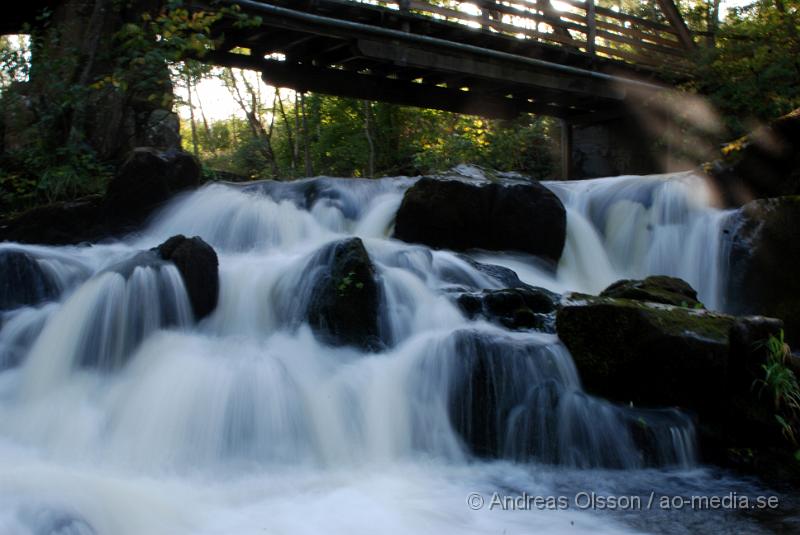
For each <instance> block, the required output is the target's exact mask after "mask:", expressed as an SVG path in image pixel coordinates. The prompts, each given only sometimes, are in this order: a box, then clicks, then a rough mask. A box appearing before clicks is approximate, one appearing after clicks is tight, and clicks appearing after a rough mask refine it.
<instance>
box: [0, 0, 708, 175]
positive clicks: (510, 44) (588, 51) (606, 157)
mask: <svg viewBox="0 0 800 535" xmlns="http://www.w3.org/2000/svg"><path fill="white" fill-rule="evenodd" d="M99 1H100V0H30V1H29V2H26V3H24V5H21V6H19V9H17V10H15V11H13V13H12V14H11V15H9V16H8V17H6V18H4V19H2V20H0V33H16V32H19V31H20V29H21V28H22V27H23V25H24V24H32V23H34V22H35V21H37V20H38V19H37V18H36V15H37V13H39V12H41V10H42V9H43V8H50V9H58V8H59V7H63V6H64V5H67V4H69V5H70V6H72V7H71V8H70V9H72V8H74V9H84V10H86V9H87V7H86V6H89V5H93V6H95V8H96V7H98V6H101V5H103V4H98V3H97V2H99ZM103 1H106V0H103ZM597 1H598V0H394V1H385V0H184V1H183V4H184V5H185V6H186V7H188V8H189V9H191V10H211V11H213V10H216V9H218V8H219V7H220V6H231V5H235V6H238V7H239V8H240V10H241V12H242V13H244V14H247V15H250V16H252V17H251V19H252V20H253V21H256V22H257V24H255V25H246V26H247V27H242V25H241V24H237V20H236V18H235V17H230V18H223V19H222V20H220V21H219V22H218V23H216V24H215V26H214V28H213V29H212V33H213V34H214V37H215V38H217V39H215V42H217V43H218V45H217V46H216V47H215V49H214V50H213V51H211V52H210V53H208V54H206V55H205V56H203V57H202V58H201V59H202V60H203V61H206V62H209V63H213V64H216V65H219V66H226V67H238V68H245V69H252V70H257V71H259V72H261V73H262V76H263V79H264V80H265V81H266V82H267V83H268V84H271V85H274V86H278V87H288V88H291V89H294V90H296V91H300V92H306V91H313V92H318V93H323V94H330V95H337V96H344V97H352V98H358V99H365V100H373V101H384V102H390V103H396V104H402V105H410V106H419V107H424V108H432V109H439V110H446V111H453V112H460V113H467V114H474V115H481V116H484V117H490V118H513V117H515V116H517V115H519V114H521V113H536V114H541V115H547V116H552V117H558V118H560V119H562V121H561V124H562V129H561V130H562V142H561V148H562V156H563V162H564V163H563V165H562V168H563V170H564V176H565V177H570V178H572V177H585V176H600V175H611V174H625V173H645V172H654V171H656V170H657V168H656V167H655V166H653V165H652V161H653V160H652V159H648V158H647V157H646V153H647V150H646V148H645V147H644V145H643V144H642V139H643V138H644V137H645V136H643V135H642V130H641V128H640V127H641V125H637V124H636V121H635V120H631V117H632V115H631V113H630V111H631V110H632V109H634V110H635V109H637V108H639V107H640V106H641V104H642V100H643V99H644V100H647V99H650V98H653V96H657V95H658V94H659V92H660V91H662V90H663V89H664V88H665V87H668V86H669V85H671V84H672V83H674V82H676V81H681V80H684V79H686V78H687V77H688V73H689V72H690V65H691V63H690V61H691V56H692V54H693V50H694V48H695V44H694V40H693V38H694V36H693V35H692V34H691V32H690V31H689V30H688V29H687V27H686V25H685V24H684V22H683V19H682V18H681V15H680V13H679V12H678V9H677V8H676V6H675V4H674V0H646V1H642V2H641V4H640V5H639V7H638V8H637V9H638V12H637V13H624V12H622V11H620V10H619V9H617V8H614V7H608V6H610V5H612V6H613V2H614V1H616V0H603V2H604V3H603V4H602V5H601V4H597V3H596V2H597ZM163 3H164V0H133V1H132V2H131V3H130V4H126V5H127V6H128V10H129V11H133V12H136V11H142V12H145V11H151V10H154V9H158V6H159V5H162V4H163ZM80 6H83V8H81V7H80ZM65 9H66V8H65ZM131 15H135V13H131ZM256 17H257V18H256ZM643 155H644V156H643Z"/></svg>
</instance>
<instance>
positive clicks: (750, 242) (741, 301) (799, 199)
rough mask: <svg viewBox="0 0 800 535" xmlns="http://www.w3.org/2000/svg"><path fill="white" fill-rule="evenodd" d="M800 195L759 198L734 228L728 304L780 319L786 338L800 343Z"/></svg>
mask: <svg viewBox="0 0 800 535" xmlns="http://www.w3.org/2000/svg"><path fill="white" fill-rule="evenodd" d="M797 229H800V196H794V197H780V198H776V199H763V200H757V201H753V202H751V203H748V204H746V205H745V206H743V207H742V208H741V209H740V210H739V212H738V213H737V214H736V216H735V218H734V223H733V226H732V229H731V238H730V239H731V252H730V275H729V279H728V289H727V306H726V308H727V309H728V310H730V311H731V312H733V313H735V314H759V315H764V316H770V317H775V318H780V319H782V320H783V321H784V323H785V325H786V340H787V341H788V342H789V344H790V345H800V278H798V277H797V276H796V275H795V273H794V269H793V267H794V266H797V265H800V240H798V238H797Z"/></svg>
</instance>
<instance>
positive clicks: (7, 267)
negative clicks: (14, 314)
mask: <svg viewBox="0 0 800 535" xmlns="http://www.w3.org/2000/svg"><path fill="white" fill-rule="evenodd" d="M57 296H58V286H57V285H56V284H55V282H54V281H53V280H52V278H51V277H50V276H48V275H47V273H45V272H44V270H42V268H41V266H40V265H39V262H37V261H36V259H35V258H33V257H32V256H31V255H29V254H27V253H25V252H23V251H14V250H3V251H0V310H8V309H12V308H17V307H21V306H26V305H36V304H38V303H41V302H43V301H47V300H49V299H54V298H55V297H57Z"/></svg>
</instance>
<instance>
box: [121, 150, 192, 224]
mask: <svg viewBox="0 0 800 535" xmlns="http://www.w3.org/2000/svg"><path fill="white" fill-rule="evenodd" d="M199 182H200V164H199V163H198V162H197V160H195V158H194V157H193V156H191V155H190V154H188V153H186V152H182V151H175V150H171V151H164V152H160V151H157V150H155V149H152V148H149V147H142V148H138V149H135V150H134V151H132V152H131V153H130V154H129V155H128V157H127V159H126V160H125V161H124V162H123V163H122V165H121V166H120V168H119V169H118V170H117V173H116V175H115V176H114V178H113V179H112V180H111V182H110V183H109V184H108V190H107V192H106V198H105V210H106V212H107V214H108V215H109V216H110V217H112V218H116V219H120V218H126V219H130V220H131V221H141V220H142V219H143V218H144V217H146V216H147V215H148V214H149V213H150V212H151V211H152V210H153V209H154V208H155V207H157V206H159V205H160V204H162V203H164V202H165V201H167V200H168V199H169V198H170V197H171V196H172V195H173V194H175V193H177V192H179V191H181V190H183V189H186V188H189V187H193V186H196V185H197V184H199Z"/></svg>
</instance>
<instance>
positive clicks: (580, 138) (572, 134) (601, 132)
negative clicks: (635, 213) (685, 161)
mask: <svg viewBox="0 0 800 535" xmlns="http://www.w3.org/2000/svg"><path fill="white" fill-rule="evenodd" d="M568 130H569V133H568V134H564V133H563V129H562V140H563V139H564V136H565V135H567V136H568V137H569V157H568V158H566V161H569V178H571V179H581V178H597V177H604V176H617V175H645V174H652V173H659V172H661V171H662V169H661V166H660V165H659V158H657V157H656V154H655V153H654V150H653V147H652V145H653V140H652V138H651V135H650V134H649V133H648V132H647V130H646V129H644V128H642V127H641V125H640V124H639V123H638V121H637V120H636V119H635V117H633V116H631V115H626V116H622V117H617V118H613V119H608V120H605V121H598V122H592V123H580V124H572V125H571V126H570V127H569V128H568ZM562 150H563V141H562ZM563 159H565V157H564V156H562V160H563Z"/></svg>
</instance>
